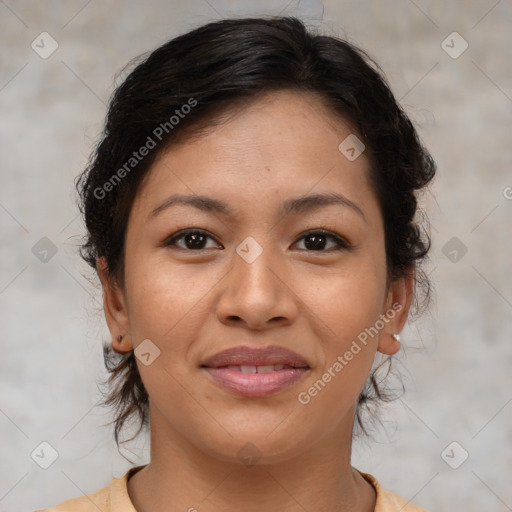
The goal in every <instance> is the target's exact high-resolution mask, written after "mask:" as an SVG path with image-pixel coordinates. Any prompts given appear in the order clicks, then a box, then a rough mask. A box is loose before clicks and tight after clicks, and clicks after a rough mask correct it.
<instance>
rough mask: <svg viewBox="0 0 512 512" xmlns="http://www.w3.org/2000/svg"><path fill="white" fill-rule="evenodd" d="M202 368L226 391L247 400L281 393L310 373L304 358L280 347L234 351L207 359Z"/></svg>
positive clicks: (241, 348)
mask: <svg viewBox="0 0 512 512" xmlns="http://www.w3.org/2000/svg"><path fill="white" fill-rule="evenodd" d="M201 367H202V368H203V370H204V371H205V372H206V373H207V374H208V375H209V376H210V377H211V378H212V379H213V380H214V381H215V382H216V383H217V384H220V386H221V387H223V388H224V389H226V390H228V391H230V392H232V393H235V394H237V395H242V396H246V397H265V396H268V395H272V394H275V393H278V392H279V391H281V390H283V389H285V388H287V387H289V386H291V385H293V384H294V383H296V382H297V381H298V380H300V379H301V378H302V377H303V376H304V375H305V374H306V373H308V371H309V369H310V367H309V365H308V363H307V361H306V360H305V359H304V358H303V357H302V356H299V355H298V354H296V353H295V352H292V351H291V350H288V349H285V348H283V347H278V346H270V347H264V348H258V349H254V348H250V347H243V346H240V347H235V348H232V349H228V350H224V351H222V352H219V353H217V354H215V355H214V356H212V357H210V358H208V359H206V360H205V362H204V363H203V364H202V365H201Z"/></svg>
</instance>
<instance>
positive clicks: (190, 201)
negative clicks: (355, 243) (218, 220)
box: [149, 192, 366, 221]
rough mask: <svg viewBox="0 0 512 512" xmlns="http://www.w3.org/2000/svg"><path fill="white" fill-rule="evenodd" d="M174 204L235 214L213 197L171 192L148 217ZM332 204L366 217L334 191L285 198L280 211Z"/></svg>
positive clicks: (355, 205)
mask: <svg viewBox="0 0 512 512" xmlns="http://www.w3.org/2000/svg"><path fill="white" fill-rule="evenodd" d="M175 204H184V205H189V206H192V207H194V208H197V209H198V210H201V211H208V212H216V213H222V214H224V215H228V216H233V217H234V216H235V215H234V212H233V209H232V208H231V207H230V206H229V205H227V204H226V203H224V202H222V201H219V200H217V199H214V198H212V197H208V196H200V195H192V196H191V195H182V194H173V195H171V196H169V197H168V198H167V199H165V200H164V201H163V202H162V203H160V204H159V205H158V206H157V207H156V208H155V209H154V210H153V211H152V212H151V213H150V214H149V218H150V219H151V218H153V217H155V216H156V215H158V214H159V213H160V212H162V211H164V210H166V209H168V208H170V207H171V206H173V205H175ZM333 204H339V205H341V206H345V207H348V208H350V209H352V210H353V211H354V212H356V213H357V214H358V215H360V216H361V217H362V218H363V219H364V220H365V221H366V217H365V215H364V213H363V211H362V210H361V208H360V207H359V206H358V205H357V204H356V203H354V202H353V201H351V200H350V199H348V198H347V197H345V196H343V195H341V194H338V193H336V192H331V193H326V194H311V195H305V196H300V197H296V198H293V199H287V200H286V201H284V203H283V204H282V206H281V213H282V214H283V215H286V214H290V213H294V214H297V213H304V212H308V211H311V210H314V209H317V208H320V207H322V206H329V205H333Z"/></svg>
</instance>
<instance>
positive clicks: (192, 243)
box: [164, 229, 218, 251]
mask: <svg viewBox="0 0 512 512" xmlns="http://www.w3.org/2000/svg"><path fill="white" fill-rule="evenodd" d="M209 239H210V240H213V241H214V239H213V238H212V237H211V236H210V235H209V234H208V233H207V232H206V231H202V230H198V229H194V230H192V229H188V230H185V231H180V232H179V233H176V234H174V235H172V236H171V237H170V238H168V239H167V240H166V241H165V243H164V245H165V246H166V247H168V246H172V245H174V246H176V247H179V248H181V249H188V250H192V251H194V250H202V249H209V248H211V247H207V246H206V245H207V243H208V240H209ZM213 247H218V244H217V243H216V242H215V245H214V246H213Z"/></svg>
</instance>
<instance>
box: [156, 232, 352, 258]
mask: <svg viewBox="0 0 512 512" xmlns="http://www.w3.org/2000/svg"><path fill="white" fill-rule="evenodd" d="M188 234H199V235H205V236H207V237H209V238H211V239H212V240H215V238H214V237H212V236H211V235H210V234H209V233H208V232H207V231H204V230H202V229H198V228H196V229H184V230H181V231H178V232H177V233H175V234H173V235H171V236H170V237H169V238H167V239H166V240H165V241H164V243H163V244H162V245H163V246H165V247H170V246H173V245H174V246H176V244H175V242H176V241H177V240H180V239H182V238H184V237H185V236H186V235H188ZM311 235H323V236H325V237H326V238H328V239H330V240H332V241H334V242H335V243H337V244H338V247H334V248H331V249H326V250H318V251H315V250H308V249H301V250H303V251H306V252H311V253H322V252H324V253H325V252H327V253H330V252H333V251H344V250H345V251H347V250H350V249H352V245H351V244H349V243H348V242H347V240H345V239H344V238H342V237H340V236H338V235H336V234H334V233H333V232H332V231H329V230H327V229H324V228H322V227H319V228H317V229H313V230H309V231H306V232H305V233H303V234H302V235H301V236H300V237H299V238H298V240H297V241H299V240H302V239H303V238H306V237H308V236H311ZM215 242H216V243H218V242H217V241H216V240H215ZM295 243H297V242H295ZM219 245H220V244H219ZM177 247H178V248H179V249H183V250H185V251H189V252H200V251H205V250H208V248H202V249H189V248H186V247H179V246H177Z"/></svg>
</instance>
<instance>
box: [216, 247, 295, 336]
mask: <svg viewBox="0 0 512 512" xmlns="http://www.w3.org/2000/svg"><path fill="white" fill-rule="evenodd" d="M249 261H250V260H249ZM249 261H248V260H246V259H244V258H243V257H242V256H240V255H239V254H238V253H237V252H235V251H234V252H233V263H232V267H231V269H230V271H229V272H228V275H227V276H226V277H225V279H223V280H222V281H223V287H222V289H221V295H220V298H219V300H218V302H217V317H218V319H219V320H220V321H221V322H222V323H224V324H226V325H231V326H234V325H235V326H236V325H238V326H243V327H245V328H247V329H251V330H264V329H267V328H271V327H277V326H286V325H290V324H291V323H293V322H294V321H295V319H296V318H297V315H298V311H299V305H298V298H297V296H296V295H295V293H294V292H293V282H292V278H291V274H290V272H289V271H288V272H287V271H286V268H285V265H284V264H281V262H280V261H279V258H278V256H277V255H276V254H275V253H272V251H270V250H268V249H265V250H263V252H262V253H261V254H260V255H259V256H258V257H257V258H256V259H255V260H254V261H252V262H249Z"/></svg>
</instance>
